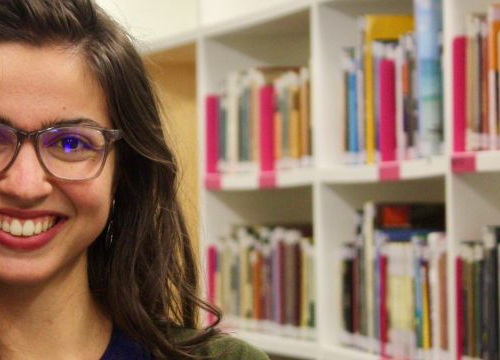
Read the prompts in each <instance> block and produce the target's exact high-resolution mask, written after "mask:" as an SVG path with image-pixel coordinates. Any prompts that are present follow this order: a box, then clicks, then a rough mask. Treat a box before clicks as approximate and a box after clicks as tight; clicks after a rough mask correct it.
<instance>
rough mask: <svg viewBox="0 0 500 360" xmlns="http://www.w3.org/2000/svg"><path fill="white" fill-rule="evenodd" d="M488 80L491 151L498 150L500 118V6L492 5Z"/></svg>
mask: <svg viewBox="0 0 500 360" xmlns="http://www.w3.org/2000/svg"><path fill="white" fill-rule="evenodd" d="M488 26H489V29H488V80H489V87H488V91H489V129H490V149H492V150H494V149H498V146H499V138H498V117H499V101H500V98H499V91H498V90H499V67H498V60H499V58H498V50H499V49H498V43H497V38H498V34H499V32H500V5H498V4H490V6H489V8H488Z"/></svg>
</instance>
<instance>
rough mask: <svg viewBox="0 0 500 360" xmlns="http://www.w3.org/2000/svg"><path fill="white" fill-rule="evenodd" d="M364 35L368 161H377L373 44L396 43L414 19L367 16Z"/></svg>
mask: <svg viewBox="0 0 500 360" xmlns="http://www.w3.org/2000/svg"><path fill="white" fill-rule="evenodd" d="M362 26H363V33H364V50H365V56H364V64H365V66H364V70H365V71H364V74H365V86H364V90H365V116H366V118H365V122H366V125H365V126H366V131H365V141H366V145H365V146H366V160H367V163H369V164H371V163H373V162H374V161H375V150H376V149H375V144H376V133H375V131H376V130H375V95H374V67H373V56H372V42H373V41H377V40H381V41H387V40H392V41H396V40H397V39H398V38H399V37H400V36H401V35H402V34H404V33H406V32H409V31H411V30H412V29H413V17H412V16H406V15H365V16H364V17H363V20H362Z"/></svg>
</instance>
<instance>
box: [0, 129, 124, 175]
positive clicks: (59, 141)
mask: <svg viewBox="0 0 500 360" xmlns="http://www.w3.org/2000/svg"><path fill="white" fill-rule="evenodd" d="M26 138H27V139H29V140H30V141H31V142H32V143H33V146H34V147H35V149H36V154H37V156H38V159H39V160H40V164H41V165H42V167H43V168H44V169H45V171H47V172H48V173H49V174H51V175H52V176H54V177H56V178H58V179H62V180H90V179H93V178H96V177H97V176H99V174H100V173H101V171H102V169H103V167H104V164H105V162H106V158H107V156H108V153H109V150H110V148H111V145H112V144H113V142H115V141H117V140H119V139H120V138H121V134H120V130H114V129H104V128H100V127H97V126H92V125H81V124H79V125H61V126H54V127H50V128H46V129H42V130H37V131H32V132H25V131H21V130H17V129H14V128H12V127H10V126H7V125H2V124H0V173H4V172H6V171H7V170H8V169H9V168H10V166H11V165H12V164H13V163H14V161H15V160H16V157H17V154H19V150H20V149H21V145H22V144H23V142H24V139H26Z"/></svg>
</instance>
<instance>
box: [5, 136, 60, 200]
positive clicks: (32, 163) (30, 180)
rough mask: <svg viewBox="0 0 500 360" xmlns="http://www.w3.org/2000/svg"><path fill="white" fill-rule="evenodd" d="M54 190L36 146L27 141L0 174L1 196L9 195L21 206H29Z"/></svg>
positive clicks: (8, 196)
mask: <svg viewBox="0 0 500 360" xmlns="http://www.w3.org/2000/svg"><path fill="white" fill-rule="evenodd" d="M51 191H52V184H51V183H50V182H49V181H48V177H47V174H46V173H45V170H44V169H43V167H42V165H41V164H40V161H39V160H38V156H37V154H36V150H35V147H34V146H33V144H31V143H30V142H29V141H25V142H24V144H23V145H22V146H21V148H20V149H19V153H18V154H17V158H16V159H15V161H14V163H13V164H12V165H11V167H10V168H9V169H8V170H7V171H6V172H5V173H4V174H2V175H0V196H3V197H7V198H9V199H10V200H11V201H13V202H14V203H13V204H12V205H17V206H19V207H29V206H31V205H33V204H34V203H36V202H37V201H40V200H42V199H44V198H45V197H46V196H48V195H49V194H50V193H51Z"/></svg>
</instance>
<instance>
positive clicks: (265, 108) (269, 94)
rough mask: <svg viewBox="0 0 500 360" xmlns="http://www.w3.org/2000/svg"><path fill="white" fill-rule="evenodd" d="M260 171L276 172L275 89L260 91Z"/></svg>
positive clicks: (266, 88) (265, 88) (269, 86)
mask: <svg viewBox="0 0 500 360" xmlns="http://www.w3.org/2000/svg"><path fill="white" fill-rule="evenodd" d="M259 135H260V136H259V138H260V142H259V144H260V171H261V172H272V171H274V87H273V86H272V85H265V86H263V87H262V88H261V89H260V134H259Z"/></svg>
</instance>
